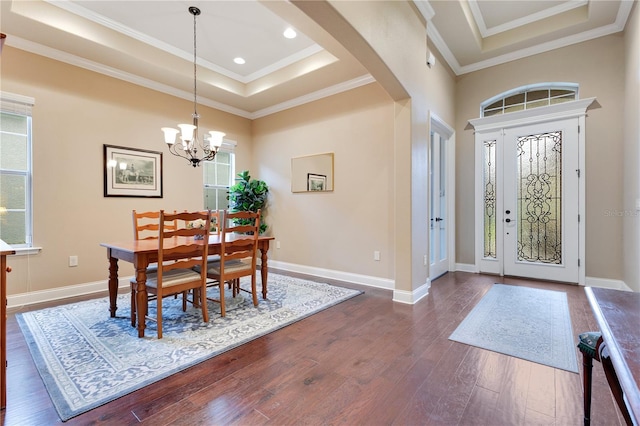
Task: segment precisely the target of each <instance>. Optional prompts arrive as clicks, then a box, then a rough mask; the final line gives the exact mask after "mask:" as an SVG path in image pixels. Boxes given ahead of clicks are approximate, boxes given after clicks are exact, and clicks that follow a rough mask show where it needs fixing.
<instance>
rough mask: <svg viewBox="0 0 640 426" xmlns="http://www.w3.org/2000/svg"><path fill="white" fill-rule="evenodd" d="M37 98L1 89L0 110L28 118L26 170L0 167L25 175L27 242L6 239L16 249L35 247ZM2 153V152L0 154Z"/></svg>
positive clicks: (3, 171)
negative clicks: (34, 154) (34, 176)
mask: <svg viewBox="0 0 640 426" xmlns="http://www.w3.org/2000/svg"><path fill="white" fill-rule="evenodd" d="M34 105H35V99H33V98H31V97H28V96H23V95H18V94H15V93H9V92H1V91H0V112H1V113H2V114H12V115H17V116H21V117H26V119H27V133H26V137H27V147H26V151H27V152H26V155H27V158H26V170H24V171H23V170H15V169H3V168H2V167H0V175H5V176H7V175H13V176H16V175H18V176H24V177H25V192H26V193H25V208H24V210H25V242H24V243H19V244H11V243H9V242H7V241H5V242H6V243H7V244H9V245H10V246H11V247H13V248H14V249H26V250H27V251H28V249H32V248H34V247H33V155H32V149H33V116H32V109H33V106H34ZM0 155H1V154H0Z"/></svg>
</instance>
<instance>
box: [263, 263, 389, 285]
mask: <svg viewBox="0 0 640 426" xmlns="http://www.w3.org/2000/svg"><path fill="white" fill-rule="evenodd" d="M269 267H271V268H275V269H281V270H283V271H288V272H297V273H299V274H307V275H313V276H314V277H319V278H330V279H333V280H340V281H346V282H349V283H354V284H361V285H366V286H369V287H375V288H384V289H387V290H393V289H395V281H394V280H390V279H387V278H379V277H372V276H370V275H360V274H353V273H351V272H342V271H335V270H332V269H323V268H316V267H313V266H306V265H298V264H295V263H287V262H280V261H277V260H270V261H269Z"/></svg>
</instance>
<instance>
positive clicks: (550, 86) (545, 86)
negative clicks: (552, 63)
mask: <svg viewBox="0 0 640 426" xmlns="http://www.w3.org/2000/svg"><path fill="white" fill-rule="evenodd" d="M579 87H580V85H579V84H578V83H568V82H552V83H549V82H547V83H536V84H529V85H525V86H520V87H516V88H515V89H511V90H507V91H506V92H502V93H500V94H498V95H496V96H493V97H491V98H489V99H487V100H485V101H484V102H481V103H480V117H491V116H494V115H502V114H508V113H509V112H515V111H523V110H527V109H534V108H539V107H543V106H548V105H550V102H551V100H552V99H561V98H564V97H566V95H563V96H555V97H554V96H551V92H552V91H553V90H567V91H570V92H573V93H574V97H573V99H567V101H566V102H570V101H574V100H576V101H577V100H578V99H580V97H579ZM542 90H546V91H547V92H548V95H547V96H546V97H544V98H537V99H534V100H531V101H529V100H528V97H527V95H528V94H529V93H531V92H538V91H542ZM518 95H522V97H523V102H521V103H514V104H509V105H505V100H506V99H508V98H511V97H514V96H518ZM545 100H546V101H547V103H546V104H545V105H537V106H533V107H530V106H529V107H528V105H529V104H531V103H534V102H535V103H540V102H541V101H545ZM498 102H501V106H499V107H495V108H492V109H491V110H488V107H490V106H492V105H493V104H495V103H498ZM518 106H522V108H520V109H514V110H513V111H508V109H509V108H514V107H518ZM488 111H496V113H494V114H489V115H486V114H485V113H486V112H488Z"/></svg>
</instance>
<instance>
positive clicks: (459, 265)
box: [456, 263, 479, 274]
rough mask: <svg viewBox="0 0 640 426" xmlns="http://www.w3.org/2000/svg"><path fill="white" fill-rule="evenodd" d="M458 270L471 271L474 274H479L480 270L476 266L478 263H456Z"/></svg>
mask: <svg viewBox="0 0 640 426" xmlns="http://www.w3.org/2000/svg"><path fill="white" fill-rule="evenodd" d="M456 271H460V272H470V273H472V274H477V273H478V272H479V271H478V269H477V268H476V265H474V264H472V263H471V264H469V263H456Z"/></svg>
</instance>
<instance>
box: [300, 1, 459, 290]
mask: <svg viewBox="0 0 640 426" xmlns="http://www.w3.org/2000/svg"><path fill="white" fill-rule="evenodd" d="M299 3H305V2H299ZM319 3H320V2H319ZM329 3H330V6H328V5H326V4H325V5H324V6H325V7H324V9H325V10H324V11H318V10H310V11H308V13H312V16H311V18H312V19H315V20H316V21H317V22H319V23H321V24H324V25H325V26H324V28H325V30H327V31H329V32H331V33H332V34H333V35H334V36H335V37H337V38H340V40H341V41H342V42H345V43H347V47H348V48H349V47H350V51H351V53H352V54H353V55H354V56H355V57H356V58H358V59H359V60H360V61H361V62H362V63H363V64H364V65H365V66H366V67H367V69H368V70H369V72H371V74H372V75H373V76H374V77H376V78H379V81H381V85H382V86H383V87H384V88H385V90H386V91H387V92H388V93H389V94H390V96H391V97H393V98H394V101H395V111H394V142H393V143H394V151H393V156H394V175H395V182H394V193H395V194H394V196H395V199H394V200H393V208H394V211H395V213H394V219H393V224H392V226H393V229H394V239H395V240H394V246H395V251H396V254H395V256H396V258H395V288H396V290H401V291H406V292H413V291H415V290H416V289H418V288H420V287H421V286H423V285H424V284H426V283H428V281H429V270H428V267H427V266H424V265H423V257H424V256H425V255H427V254H428V168H427V164H428V163H427V160H428V149H427V148H428V141H429V113H430V112H434V113H436V114H437V115H438V116H439V117H441V118H442V119H443V120H444V121H445V122H447V123H449V124H451V125H452V126H453V118H454V103H453V101H454V96H453V94H454V90H455V79H454V78H453V76H452V75H451V74H450V72H449V70H448V69H446V68H445V67H442V66H440V67H435V68H433V69H430V68H428V67H427V65H426V58H427V44H426V43H425V39H426V37H425V35H426V28H425V24H424V22H423V21H422V18H421V17H420V16H419V13H418V12H417V11H416V10H415V9H414V8H413V7H412V4H411V3H410V2H401V1H362V2H342V1H331V2H329ZM320 7H321V6H316V8H320ZM331 7H332V8H334V9H335V11H337V12H338V13H339V14H340V17H341V18H342V19H344V20H345V21H346V22H348V24H349V25H350V26H351V27H352V29H354V30H355V31H356V32H357V35H355V36H354V35H351V34H349V33H348V32H347V31H345V30H344V29H343V28H335V27H334V26H333V25H331V24H332V22H331V23H327V22H326V20H325V19H324V18H325V17H326V15H327V14H331V13H333V10H330V8H331ZM309 9H313V8H312V7H310V8H309ZM362 41H364V43H362ZM363 45H364V46H366V47H367V49H369V48H370V49H372V50H373V51H374V53H373V54H372V53H371V52H369V51H368V50H367V51H366V52H363V50H364V48H360V46H363ZM407 52H410V54H407ZM373 56H375V57H373ZM380 61H381V62H380ZM389 72H391V73H392V76H393V78H389V77H388V74H389ZM379 76H380V77H379ZM398 84H399V85H401V86H402V88H403V90H398V87H397V86H398ZM403 92H406V94H408V96H409V97H408V98H406V99H403V98H402V96H403Z"/></svg>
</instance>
